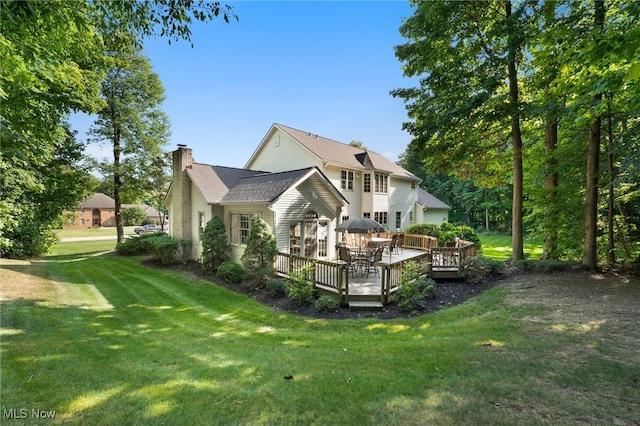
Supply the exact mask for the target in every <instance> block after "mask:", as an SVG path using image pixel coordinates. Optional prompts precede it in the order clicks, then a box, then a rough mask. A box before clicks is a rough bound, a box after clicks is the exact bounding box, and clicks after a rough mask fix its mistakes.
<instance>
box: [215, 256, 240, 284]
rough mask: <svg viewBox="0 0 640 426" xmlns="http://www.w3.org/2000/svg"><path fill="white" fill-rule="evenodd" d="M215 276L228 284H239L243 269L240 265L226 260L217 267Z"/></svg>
mask: <svg viewBox="0 0 640 426" xmlns="http://www.w3.org/2000/svg"><path fill="white" fill-rule="evenodd" d="M216 276H217V277H218V278H220V279H221V280H223V281H226V282H228V283H239V282H242V279H243V278H244V268H242V265H240V264H238V263H236V262H232V261H229V260H228V261H226V262H222V264H221V265H220V266H219V267H218V271H217V273H216Z"/></svg>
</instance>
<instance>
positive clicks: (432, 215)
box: [422, 209, 449, 225]
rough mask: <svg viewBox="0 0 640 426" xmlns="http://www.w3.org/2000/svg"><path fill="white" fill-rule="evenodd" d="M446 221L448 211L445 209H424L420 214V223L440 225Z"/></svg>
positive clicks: (447, 219)
mask: <svg viewBox="0 0 640 426" xmlns="http://www.w3.org/2000/svg"><path fill="white" fill-rule="evenodd" d="M448 221H449V210H447V209H425V210H424V211H423V213H422V222H426V223H435V224H437V225H440V224H441V223H442V222H448Z"/></svg>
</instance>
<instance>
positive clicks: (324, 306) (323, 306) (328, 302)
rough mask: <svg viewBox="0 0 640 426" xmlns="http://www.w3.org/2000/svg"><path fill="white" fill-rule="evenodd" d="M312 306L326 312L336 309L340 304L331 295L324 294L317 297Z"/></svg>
mask: <svg viewBox="0 0 640 426" xmlns="http://www.w3.org/2000/svg"><path fill="white" fill-rule="evenodd" d="M313 307H314V308H315V309H316V311H318V312H322V313H327V312H331V311H335V310H337V309H338V308H339V307H340V304H339V303H338V301H337V300H336V299H334V298H333V297H331V296H327V295H326V294H324V295H322V296H320V297H318V300H316V302H315V303H314V305H313Z"/></svg>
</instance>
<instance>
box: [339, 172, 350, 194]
mask: <svg viewBox="0 0 640 426" xmlns="http://www.w3.org/2000/svg"><path fill="white" fill-rule="evenodd" d="M340 188H341V189H346V190H348V191H353V172H351V171H349V170H342V171H341V172H340Z"/></svg>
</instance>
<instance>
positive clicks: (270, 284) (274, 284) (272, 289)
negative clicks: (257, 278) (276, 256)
mask: <svg viewBox="0 0 640 426" xmlns="http://www.w3.org/2000/svg"><path fill="white" fill-rule="evenodd" d="M265 290H266V291H267V293H269V296H271V297H282V296H285V295H286V294H287V284H286V283H285V282H284V281H283V280H281V279H277V278H272V279H270V280H269V281H267V284H266V285H265Z"/></svg>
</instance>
